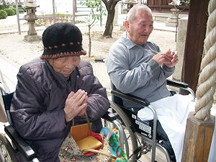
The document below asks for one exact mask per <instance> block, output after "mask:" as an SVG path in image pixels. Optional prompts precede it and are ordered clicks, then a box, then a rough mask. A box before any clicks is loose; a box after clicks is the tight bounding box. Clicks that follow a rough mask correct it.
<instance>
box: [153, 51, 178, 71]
mask: <svg viewBox="0 0 216 162" xmlns="http://www.w3.org/2000/svg"><path fill="white" fill-rule="evenodd" d="M152 59H153V60H155V61H156V62H157V63H158V64H159V66H161V65H162V64H165V65H166V66H167V67H169V68H172V67H174V66H175V65H176V64H177V62H178V56H177V53H176V52H173V51H171V50H170V49H169V50H168V51H166V52H164V53H158V54H156V55H154V56H153V58H152Z"/></svg>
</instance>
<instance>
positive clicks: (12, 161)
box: [0, 134, 17, 162]
mask: <svg viewBox="0 0 216 162" xmlns="http://www.w3.org/2000/svg"><path fill="white" fill-rule="evenodd" d="M0 161H1V162H17V160H16V156H15V151H14V149H13V148H12V146H11V144H10V142H9V141H8V140H7V138H6V137H5V136H4V135H3V134H0Z"/></svg>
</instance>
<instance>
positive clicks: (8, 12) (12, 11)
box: [4, 8, 15, 16]
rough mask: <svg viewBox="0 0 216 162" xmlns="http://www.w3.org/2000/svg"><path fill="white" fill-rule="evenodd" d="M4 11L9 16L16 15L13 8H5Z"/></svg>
mask: <svg viewBox="0 0 216 162" xmlns="http://www.w3.org/2000/svg"><path fill="white" fill-rule="evenodd" d="M4 10H5V12H7V15H8V16H12V15H15V11H14V10H13V8H5V9H4Z"/></svg>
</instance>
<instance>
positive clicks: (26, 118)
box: [11, 23, 109, 162]
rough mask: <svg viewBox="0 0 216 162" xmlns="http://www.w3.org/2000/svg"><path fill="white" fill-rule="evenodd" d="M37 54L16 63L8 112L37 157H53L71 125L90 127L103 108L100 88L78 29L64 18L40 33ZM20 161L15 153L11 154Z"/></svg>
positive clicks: (55, 160)
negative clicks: (40, 48)
mask: <svg viewBox="0 0 216 162" xmlns="http://www.w3.org/2000/svg"><path fill="white" fill-rule="evenodd" d="M42 41H43V45H44V51H43V54H42V55H41V57H40V58H37V59H34V60H33V61H31V62H29V63H26V64H24V65H23V66H21V68H20V70H19V73H18V75H17V78H18V84H17V87H16V91H15V93H14V96H13V100H12V105H11V115H12V119H13V122H14V126H15V129H16V130H17V131H18V133H19V134H20V135H21V136H22V137H23V138H24V139H26V140H27V142H28V143H29V144H30V146H31V147H32V148H33V149H34V151H35V152H36V154H37V156H38V159H39V161H40V162H59V161H60V160H59V157H58V153H59V150H60V147H61V145H62V143H63V141H64V139H65V138H66V137H67V135H68V134H69V131H70V127H71V120H73V119H74V121H75V124H81V123H85V122H86V120H85V117H83V115H85V112H87V115H88V118H89V119H90V121H91V122H92V129H93V131H94V132H99V131H100V129H101V128H102V123H101V116H102V115H104V114H105V113H106V111H107V109H108V108H109V101H108V99H107V95H106V90H105V89H104V88H103V87H102V85H101V84H100V82H99V81H98V79H97V78H96V77H95V76H94V74H93V69H92V66H91V64H90V63H89V62H87V61H84V60H83V59H81V58H80V55H85V54H86V52H85V51H84V50H83V48H82V34H81V32H80V30H79V28H78V27H77V26H75V25H73V24H70V23H56V24H53V25H51V26H49V27H48V28H47V29H46V30H45V31H44V33H43V36H42ZM17 156H18V158H19V159H20V161H21V162H24V159H22V157H21V155H17Z"/></svg>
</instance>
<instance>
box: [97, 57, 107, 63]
mask: <svg viewBox="0 0 216 162" xmlns="http://www.w3.org/2000/svg"><path fill="white" fill-rule="evenodd" d="M95 62H96V63H97V62H102V63H105V58H96V59H95Z"/></svg>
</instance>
